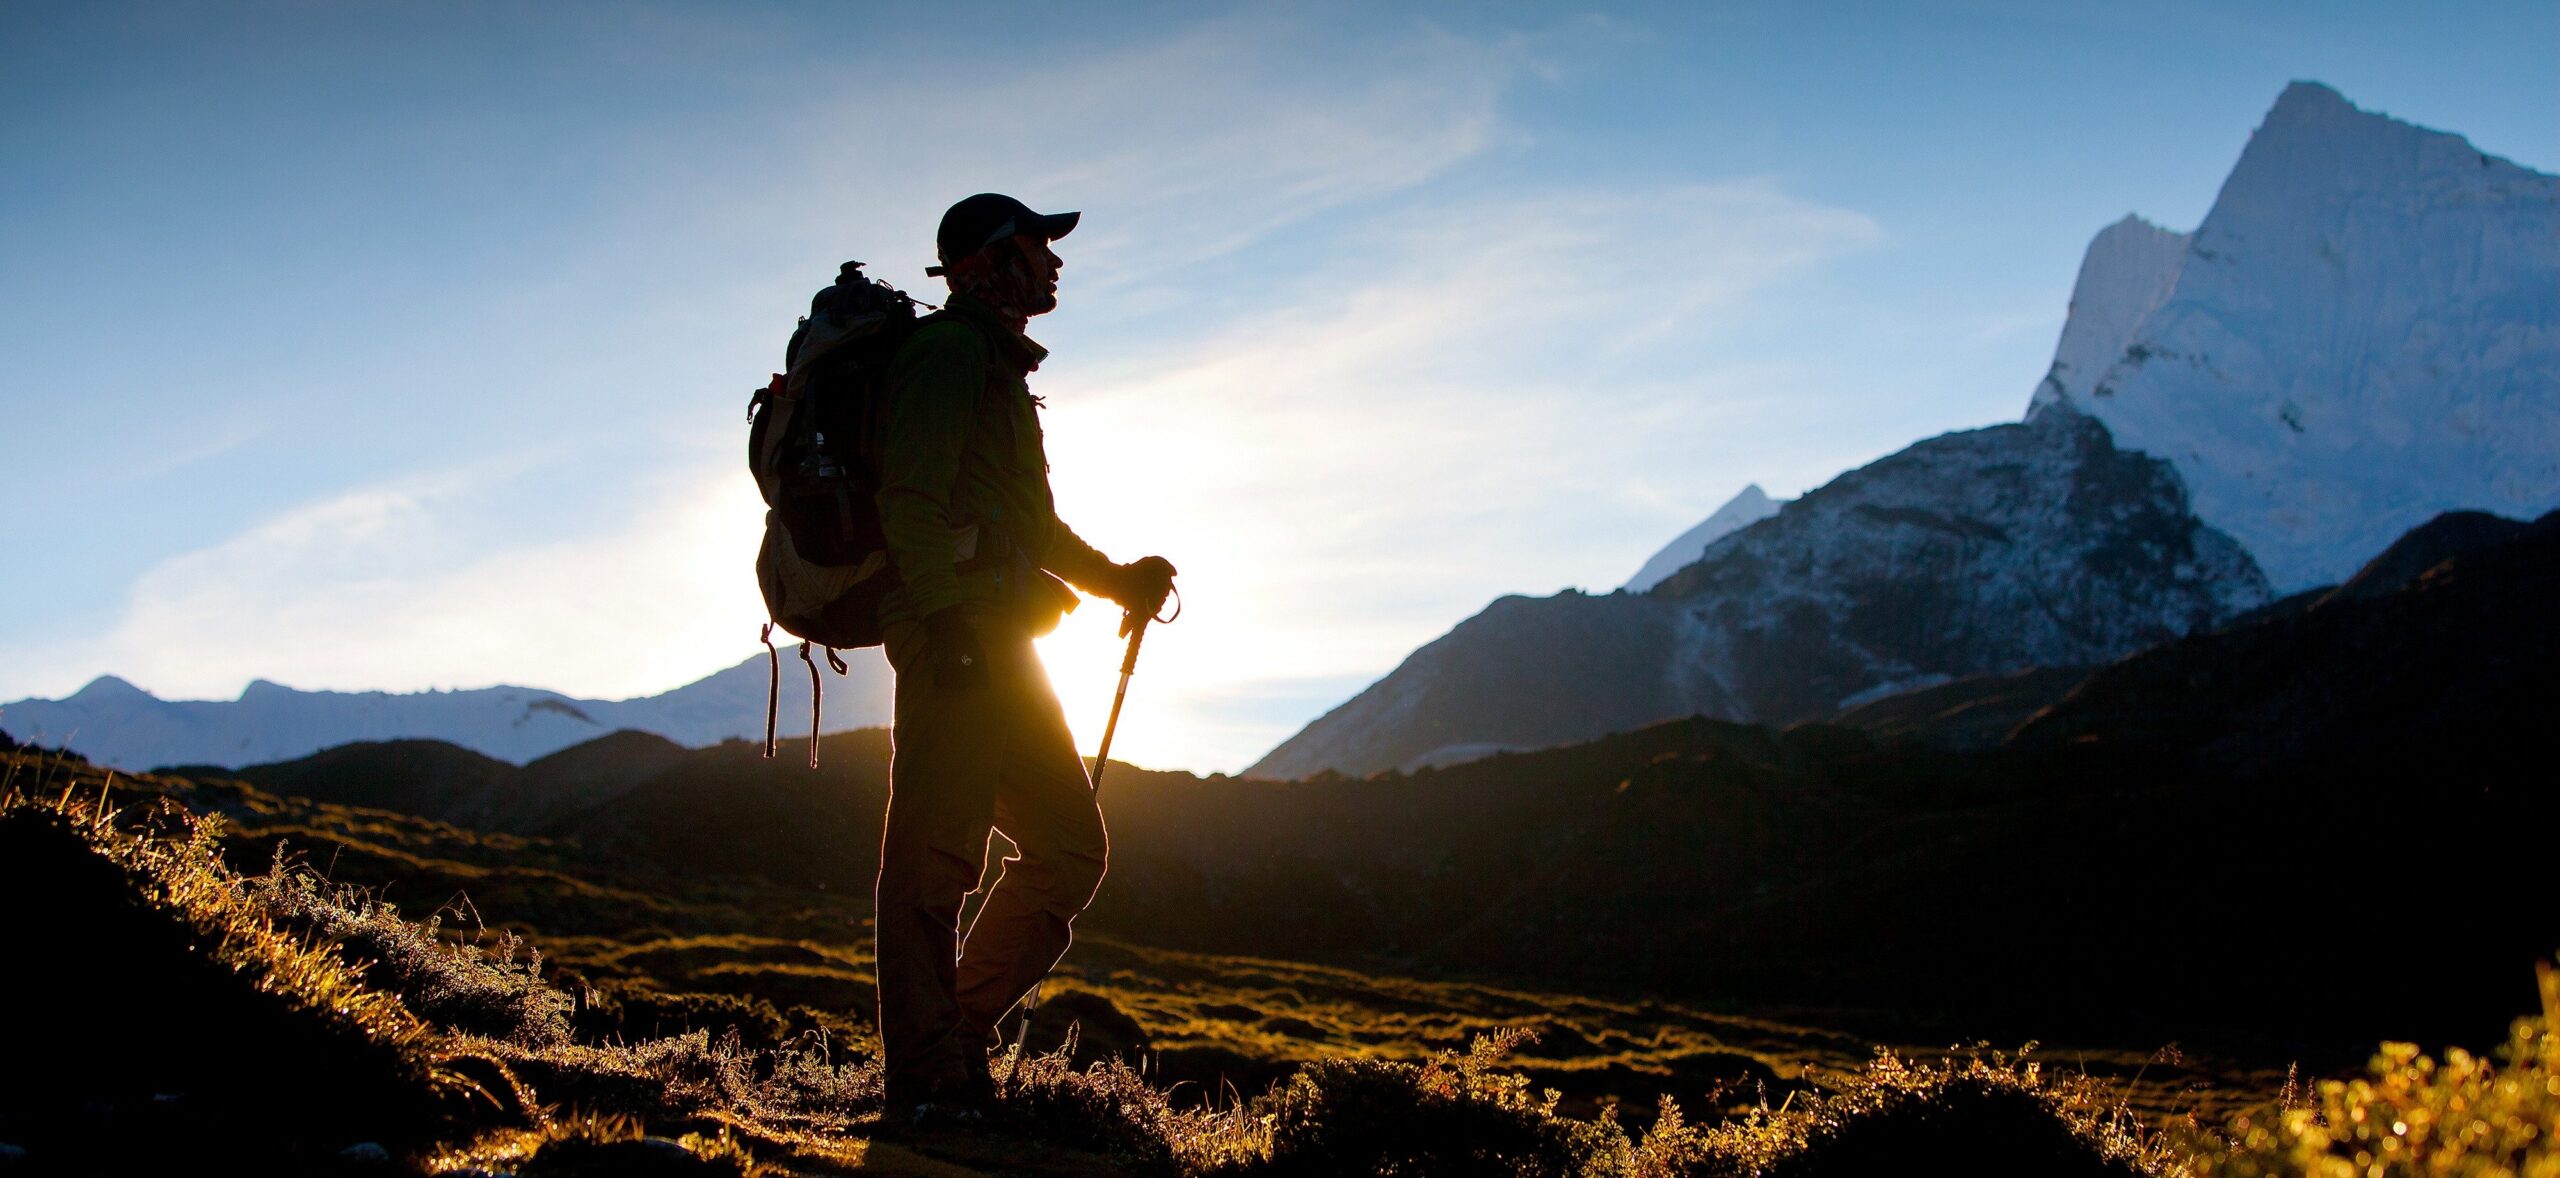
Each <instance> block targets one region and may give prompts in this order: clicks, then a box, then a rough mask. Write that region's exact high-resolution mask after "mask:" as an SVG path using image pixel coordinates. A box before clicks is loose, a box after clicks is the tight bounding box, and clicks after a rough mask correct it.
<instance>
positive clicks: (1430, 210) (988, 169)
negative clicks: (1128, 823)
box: [0, 0, 2560, 771]
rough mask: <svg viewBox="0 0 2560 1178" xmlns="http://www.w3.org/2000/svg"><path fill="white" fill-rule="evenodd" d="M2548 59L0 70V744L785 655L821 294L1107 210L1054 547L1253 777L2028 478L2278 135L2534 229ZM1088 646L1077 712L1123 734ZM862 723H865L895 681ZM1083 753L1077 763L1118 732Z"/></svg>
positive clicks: (1411, 25) (642, 40) (1414, 49)
mask: <svg viewBox="0 0 2560 1178" xmlns="http://www.w3.org/2000/svg"><path fill="white" fill-rule="evenodd" d="M2556 44H2560V5H2553V4H2549V3H2518V4H2430V5H2407V4H2396V3H2388V4H2358V3H2320V4H2307V3H2306V4H2258V5H2230V4H2185V3H2153V4H2140V5H2134V4H2106V3H2089V4H2065V5H2053V4H2044V3H2025V2H2021V3H2008V2H1995V0H1977V2H1967V3H1910V4H1889V5H1888V4H1874V5H1866V4H1847V3H1839V4H1790V3H1768V4H1714V3H1680V4H1658V5H1653V4H1628V5H1591V6H1565V5H1534V4H1506V3H1452V4H1440V5H1433V4H1421V5H1399V4H1338V5H1337V4H1318V3H1304V4H1274V5H1228V4H1200V3H1178V4H1177V3H1167V4H1152V5H1151V4H1140V3H1127V4H1111V5H1075V6H1067V5H1030V4H1022V5H989V4H937V5H898V4H885V3H881V4H874V3H852V2H840V3H807V4H785V3H717V4H715V3H699V4H658V3H594V4H584V3H569V2H562V3H546V4H516V3H507V4H500V3H472V2H453V3H424V2H421V3H323V2H319V0H307V2H295V3H255V2H250V3H223V4H215V3H202V4H198V3H167V4H157V5H124V4H111V3H45V2H31V3H13V4H9V5H6V6H0V361H5V362H4V363H0V454H5V455H6V457H5V460H0V519H5V523H6V541H5V544H6V547H5V549H0V550H5V551H6V552H7V553H8V556H7V559H6V561H5V565H0V567H5V568H6V569H7V570H8V575H6V576H0V700H6V699H14V698H19V697H22V696H59V695H63V694H68V693H69V692H71V691H73V690H76V689H77V688H78V687H79V686H80V685H81V684H83V683H85V682H86V681H88V680H89V679H90V678H92V677H94V676H97V675H101V674H109V673H113V674H117V675H121V676H123V677H124V678H126V679H129V680H131V681H133V682H134V683H136V684H137V685H139V686H142V687H144V688H145V689H148V690H150V691H152V692H154V693H156V694H158V695H160V696H162V697H164V698H217V699H218V698H229V697H231V696H234V695H236V694H237V693H238V692H239V691H240V689H241V688H242V687H243V685H245V684H246V683H247V682H248V681H249V680H251V679H255V678H265V679H270V680H274V681H277V682H281V683H285V684H288V685H291V686H295V687H301V688H306V689H321V688H332V689H343V690H358V689H382V690H398V691H406V690H419V689H425V688H436V687H440V688H463V687H477V686H486V685H490V684H496V683H515V684H522V685H528V686H536V687H547V688H553V689H558V690H562V691H566V692H569V693H571V694H575V695H581V696H590V697H603V698H620V697H627V696H632V695H641V694H649V693H654V692H657V691H663V690H666V689H669V688H672V687H675V686H678V685H680V684H683V683H685V682H689V681H691V680H693V679H697V678H700V677H701V676H703V675H706V674H709V673H711V672H713V671H716V670H719V669H721V668H723V667H726V666H728V665H731V664H733V663H735V662H737V661H738V660H740V659H742V658H745V657H747V655H748V654H749V653H751V652H756V651H760V649H761V648H758V647H756V646H755V645H754V634H755V630H756V627H757V624H758V623H759V622H760V621H762V619H763V611H762V607H761V605H760V603H759V601H758V599H757V596H756V592H755V586H754V579H753V573H752V568H751V560H752V555H753V551H754V547H755V543H756V540H757V537H758V529H759V527H760V519H761V505H760V504H759V503H758V502H757V500H756V497H755V493H754V490H753V487H752V484H751V482H750V480H749V478H748V476H747V474H746V471H745V469H744V462H743V450H744V445H743V443H744V439H745V424H744V419H743V413H744V407H745V401H746V397H747V393H748V391H749V390H750V389H752V388H754V387H757V386H760V385H762V384H763V383H764V381H765V379H766V375H767V374H768V373H769V372H770V371H771V370H772V369H773V368H774V367H776V366H777V365H778V363H779V357H780V353H781V349H782V344H783V341H784V340H785V338H786V337H787V336H788V334H789V331H790V328H791V324H792V321H793V319H794V317H795V316H796V315H798V314H800V313H801V312H802V311H804V310H805V308H806V306H807V302H808V298H809V295H810V294H811V293H812V292H813V291H815V290H816V289H817V288H818V287H820V286H823V285H825V284H826V283H827V282H828V281H829V280H831V278H832V277H833V275H834V273H835V270H836V266H837V265H838V263H840V262H843V261H845V260H846V259H849V258H854V259H861V260H863V261H865V262H867V263H870V266H871V272H872V273H873V274H875V275H878V276H881V277H884V278H886V279H888V280H890V281H892V282H894V283H896V284H898V285H901V286H903V287H905V288H906V289H908V290H910V291H912V292H915V293H917V294H918V295H920V296H923V297H925V298H927V299H929V300H931V299H935V298H937V297H938V283H936V282H935V281H934V280H931V279H927V278H926V277H925V276H924V274H923V272H922V269H923V267H924V266H925V265H926V264H928V263H929V262H930V261H931V258H930V253H931V239H932V232H933V226H934V223H935V220H936V219H937V218H938V217H939V215H940V213H941V210H942V209H943V208H944V207H945V206H947V205H948V204H949V203H950V202H951V201H953V200H955V199H957V198H959V197H960V196H964V195H967V194H969V193H972V192H978V191H999V192H1006V193H1010V194H1012V195H1015V196H1018V197H1021V198H1023V199H1024V200H1026V201H1028V202H1030V203H1031V204H1033V205H1034V206H1035V207H1039V208H1043V209H1051V210H1065V209H1075V210H1081V211H1082V212H1083V213H1084V220H1083V223H1082V224H1081V225H1080V226H1079V228H1078V229H1077V230H1076V232H1075V233H1074V234H1073V235H1072V236H1071V237H1069V238H1068V239H1066V240H1064V241H1062V242H1060V243H1059V252H1060V254H1061V255H1062V256H1063V257H1064V258H1065V259H1066V268H1065V271H1064V275H1063V281H1062V284H1061V292H1060V297H1061V307H1060V309H1059V310H1058V311H1057V312H1055V313H1054V314H1052V315H1049V316H1047V317H1044V318H1042V319H1039V320H1036V321H1035V322H1034V324H1033V328H1032V334H1033V335H1034V336H1035V337H1037V338H1038V339H1039V340H1040V341H1041V342H1042V343H1044V344H1045V345H1047V346H1048V347H1049V348H1050V349H1051V351H1052V353H1053V356H1052V359H1051V360H1050V361H1049V363H1048V364H1047V365H1046V366H1044V367H1043V368H1042V370H1041V371H1040V372H1039V373H1038V374H1037V375H1036V376H1035V377H1034V381H1035V384H1034V391H1035V392H1037V393H1039V394H1041V395H1042V396H1043V397H1044V398H1045V399H1046V401H1047V405H1048V408H1047V410H1046V417H1045V424H1046V431H1047V439H1048V444H1049V451H1050V458H1051V462H1052V466H1053V469H1054V475H1053V482H1054V485H1055V487H1056V491H1057V497H1058V501H1059V506H1060V514H1061V515H1062V516H1063V517H1064V518H1065V519H1066V520H1067V521H1068V522H1069V523H1070V524H1072V525H1073V526H1074V527H1076V528H1077V530H1078V531H1080V532H1081V533H1082V534H1083V535H1085V536H1086V537H1087V538H1088V539H1090V540H1092V541H1094V542H1095V543H1096V544H1098V545H1099V546H1100V547H1102V548H1103V549H1104V550H1105V551H1106V552H1108V553H1110V554H1112V555H1113V556H1115V557H1116V558H1118V559H1122V560H1128V559H1133V558H1135V557H1137V556H1141V555H1145V554H1148V553H1161V554H1163V555H1165V556H1167V557H1169V558H1170V559H1172V560H1173V561H1174V562H1175V563H1176V564H1177V565H1178V566H1180V567H1181V569H1182V576H1181V579H1180V584H1181V587H1182V589H1183V592H1184V597H1185V601H1186V613H1185V614H1184V616H1183V618H1182V620H1181V621H1180V622H1179V623H1177V624H1176V625H1174V626H1172V627H1169V628H1164V629H1161V630H1158V631H1154V632H1151V634H1150V636H1149V638H1148V642H1147V648H1146V655H1145V662H1144V663H1143V664H1142V668H1141V671H1140V675H1139V679H1138V683H1137V685H1135V686H1133V688H1132V694H1131V703H1130V712H1129V717H1128V718H1127V719H1126V720H1124V721H1123V726H1122V730H1121V732H1120V734H1119V739H1118V742H1117V744H1116V746H1115V750H1114V751H1115V755H1120V756H1123V757H1125V758H1126V759H1128V760H1133V761H1136V762H1139V763H1142V764H1149V765H1156V766H1163V767H1183V768H1192V769H1197V770H1201V771H1210V770H1224V771H1233V770H1236V769H1239V768H1241V767H1243V766H1244V765H1245V764H1247V763H1249V762H1251V761H1252V760H1254V759H1256V758H1257V757H1259V756H1260V755H1261V754H1262V753H1263V752H1264V751H1266V750H1268V749H1269V748H1270V747H1271V746H1272V745H1274V744H1276V743H1278V742H1279V741H1280V740H1282V739H1284V738H1285V737H1287V736H1288V735H1289V734H1291V733H1292V732H1294V731H1296V729H1297V728H1299V727H1300V726H1302V725H1303V724H1304V723H1306V722H1307V721H1308V720H1311V719H1313V718H1314V717H1315V716H1317V715H1319V714H1321V713H1322V712H1323V711H1325V710H1326V709H1328V708H1330V707H1332V706H1334V705H1335V704H1338V703H1340V702H1341V701H1343V700H1344V699H1347V698H1349V697H1350V696H1351V695H1352V694H1354V693H1355V692H1357V691H1358V690H1359V689H1360V688H1361V687H1363V686H1365V685H1366V684H1368V683H1370V682H1372V681H1374V680H1375V679H1377V678H1378V677H1379V676H1381V675H1383V674H1385V673H1386V672H1387V671H1388V670H1390V669H1392V668H1393V667H1394V666H1395V664H1396V663H1397V662H1398V661H1400V660H1401V659H1402V658H1403V656H1404V655H1405V654H1406V653H1407V652H1409V651H1410V650H1412V649H1413V648H1414V647H1416V646H1418V645H1420V644H1422V643H1424V642H1427V641H1429V640H1430V639H1432V638H1434V637H1436V636H1438V635H1440V634H1442V633H1444V632H1446V631H1447V630H1448V629H1449V628H1450V627H1451V626H1453V625H1455V624H1456V623H1458V622H1459V621H1461V620H1463V619H1464V618H1466V617H1468V616H1470V615H1472V614H1473V613H1475V612H1476V611H1477V610H1479V609H1481V608H1483V606H1484V605H1485V604H1486V603H1488V602H1489V601H1491V600H1493V599H1494V598H1497V597H1499V596H1502V595H1505V594H1512V593H1523V594H1548V593H1554V592H1557V591H1559V590H1562V589H1566V588H1582V589H1585V590H1588V591H1593V592H1607V591H1609V590H1610V589H1613V588H1615V587H1616V586H1617V585H1619V584H1620V583H1622V582H1624V581H1625V580H1626V578H1627V577H1629V576H1630V575H1632V574H1633V573H1634V572H1635V570H1636V569H1637V568H1638V567H1639V566H1641V565H1642V564H1643V562H1644V560H1645V558H1646V557H1647V556H1649V555H1651V554H1652V552H1653V551H1654V550H1655V549H1657V548H1659V547H1660V546H1662V545H1663V544H1664V543H1666V542H1667V541H1669V540H1670V539H1671V538H1672V537H1674V536H1676V535H1678V534H1679V533H1680V532H1681V531H1683V530H1685V529H1686V528H1688V527H1689V526H1690V525H1692V524H1694V523H1696V522H1697V521H1698V520H1699V519H1701V518H1704V517H1705V516H1706V515H1707V514H1709V513H1710V512H1712V511H1713V510H1714V509H1715V508H1716V507H1717V506H1718V505H1720V504H1721V503H1723V502H1724V500H1725V499H1727V498H1729V497H1730V496H1731V495H1732V494H1734V493H1735V492H1736V491H1737V490H1739V489H1740V488H1741V487H1743V486H1744V485H1745V484H1748V483H1752V482H1757V483H1759V484H1761V485H1762V486H1764V487H1765V488H1767V489H1768V491H1769V492H1770V493H1771V494H1774V495H1780V496H1789V495H1795V494H1800V493H1802V492H1803V491H1805V490H1808V489H1810V488H1813V487H1816V486H1819V485H1820V484H1822V483H1823V482H1825V481H1827V480H1829V479H1830V478H1831V477H1833V476H1834V475H1837V474H1839V473H1840V472H1841V471H1843V470H1846V469H1850V468H1852V467H1855V466H1857V465H1860V464H1862V463H1865V462H1868V461H1871V460H1873V459H1875V458H1878V457H1881V456H1883V455H1885V454H1888V453H1890V452H1892V451H1894V450H1896V449H1899V448H1901V447H1902V446H1904V445H1906V444H1908V443H1909V442H1911V441H1914V440H1916V439H1918V438H1922V437H1926V436H1930V435H1933V434H1937V433H1941V432H1945V431H1947V430H1953V429H1963V428H1970V427H1975V426H1981V425H1987V424H1991V423H1994V422H1999V421H2004V420H2011V419H2014V418H2016V417H2017V416H2018V415H2019V414H2020V412H2021V411H2022V410H2023V409H2024V407H2025V404H2026V400H2027V396H2028V394H2029V393H2030V391H2031V390H2032V389H2033V387H2034V385H2035V383H2036V381H2037V379H2038V378H2039V377H2041V376H2042V374H2043V372H2044V369H2045V366H2046V364H2047V363H2048V362H2049V360H2050V358H2051V353H2052V348H2053V342H2054V339H2055V336H2056V335H2057V333H2058V332H2059V331H2060V329H2061V324H2062V318H2063V314H2064V311H2065V307H2066V305H2067V302H2068V299H2069V295H2070V285H2071V279H2072V276H2073V274H2074V272H2075V270H2076V268H2077V266H2078V264H2079V258H2080V252H2081V250H2082V248H2083V247H2084V246H2085V245H2086V244H2087V242H2088V239H2089V238H2090V237H2091V236H2092V235H2093V234H2095V233H2096V232H2097V231H2098V230H2099V229H2100V228H2102V227H2103V226H2105V225H2106V224H2108V223H2109V222H2112V221H2114V220H2116V219H2117V218H2120V217H2122V216H2124V215H2125V214H2127V213H2139V214H2141V215H2143V216H2145V217H2147V218H2149V219H2151V220H2153V221H2156V222H2158V223H2161V224H2164V225H2167V226H2169V227H2171V228H2176V229H2181V230H2183V229H2190V228H2192V227H2194V225H2195V224H2196V222H2197V221H2198V220H2199V219H2200V218H2201V217H2202V216H2203V214H2204V212H2205V210H2206V208H2207V207H2208V206H2209V205H2210V204H2211V202H2212V200H2213V196H2214V192H2215V190H2216V188H2217V187H2218V185H2219V184H2220V182H2221V180H2222V177H2223V175H2224V174H2225V173H2226V172H2227V171H2228V169H2229V168H2230V166H2231V164H2232V162H2233V160H2234V159H2235V158H2236V157H2237V155H2238V153H2239V151H2240V148H2241V146H2242V144H2243V143H2244V142H2245V141H2246V139H2247V137H2248V134H2249V131H2250V130H2251V128H2253V127H2254V126H2255V125H2256V124H2257V122H2258V120H2259V119H2260V117H2261V116H2262V115H2263V114H2264V113H2265V111H2266V109H2267V107H2268V106H2269V105H2270V104H2271V103H2272V102H2273V101H2274V99H2275V97H2276V94H2277V93H2278V92H2279V91H2280V90H2281V89H2282V88H2283V87H2284V85H2285V84H2286V83H2287V82H2288V81H2290V80H2293V79H2301V78H2307V79H2314V80H2318V81H2322V82H2326V83H2328V84H2329V85H2331V86H2334V87H2336V88H2337V89H2339V90H2340V91H2341V92H2342V93H2344V94H2345V95H2346V96H2347V98H2348V99H2349V100H2350V101H2353V102H2355V103H2356V104H2357V105H2359V106H2362V107H2364V108H2366V109H2370V110H2380V111H2383V112H2386V113H2389V114H2391V115H2394V116H2396V117H2399V118H2403V119H2407V120H2410V121H2413V122H2417V123H2420V124H2423V125H2427V126H2431V127H2436V128H2440V129H2445V130H2451V131H2455V132H2459V133H2461V134H2464V135H2466V136H2468V137H2469V138H2470V139H2471V140H2472V142H2473V143H2474V144H2475V145H2477V146H2478V147H2480V148H2481V149H2482V150H2484V151H2488V152H2490V153H2492V154H2497V155H2503V156H2506V157H2508V158H2511V159H2514V160H2516V161H2517V162H2519V163H2522V164H2525V165H2527V166H2530V167H2535V168H2538V169H2541V170H2544V171H2552V170H2560V54H2555V53H2553V52H2552V49H2551V47H2552V46H2553V45H2556ZM1114 612H1115V611H1112V610H1110V609H1109V608H1108V607H1107V603H1097V604H1096V605H1095V606H1093V607H1090V608H1087V609H1085V610H1083V611H1080V612H1079V613H1077V614H1075V615H1074V616H1073V617H1071V618H1070V619H1069V620H1068V621H1067V623H1066V624H1065V625H1064V626H1063V627H1062V628H1061V630H1060V632H1059V633H1058V634H1057V635H1054V636H1052V637H1051V638H1049V639H1047V640H1044V642H1043V644H1042V652H1043V657H1044V659H1045V660H1046V661H1047V662H1048V664H1049V667H1050V671H1051V677H1052V680H1053V682H1054V683H1055V684H1056V685H1057V687H1058V689H1059V691H1060V694H1061V696H1062V697H1063V699H1064V700H1065V702H1066V704H1067V706H1068V708H1069V715H1070V718H1071V720H1072V721H1073V722H1074V723H1075V724H1076V726H1077V728H1078V732H1079V735H1080V736H1081V737H1082V738H1083V739H1084V741H1085V742H1086V743H1087V744H1088V745H1090V744H1091V743H1092V741H1093V740H1094V739H1095V738H1096V737H1097V736H1098V735H1099V729H1100V727H1101V716H1102V714H1103V711H1104V709H1105V708H1106V707H1107V706H1108V700H1109V694H1110V690H1111V687H1112V681H1113V678H1114V672H1115V670H1116V667H1117V662H1118V656H1117V645H1118V644H1117V641H1116V640H1115V639H1114V637H1113V635H1112V632H1111V631H1112V622H1113V618H1112V617H1111V616H1109V615H1111V614H1112V613H1114ZM874 657H876V656H874ZM1086 717H1090V719H1087V718H1086Z"/></svg>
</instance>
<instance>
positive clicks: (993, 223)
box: [925, 192, 1084, 274]
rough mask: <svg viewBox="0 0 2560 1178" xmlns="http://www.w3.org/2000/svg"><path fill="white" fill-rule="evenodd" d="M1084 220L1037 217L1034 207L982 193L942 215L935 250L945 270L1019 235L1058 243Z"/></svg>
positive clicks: (1073, 216)
mask: <svg viewBox="0 0 2560 1178" xmlns="http://www.w3.org/2000/svg"><path fill="white" fill-rule="evenodd" d="M1082 216H1084V214H1082V213H1035V212H1032V211H1031V206H1029V205H1026V204H1024V203H1022V202H1021V201H1018V200H1015V199H1013V198H1012V197H1010V196H1004V195H1001V194H999V193H993V192H981V193H979V194H978V195H976V196H972V197H969V198H968V199H966V200H963V201H961V202H960V203H958V204H956V205H953V206H951V208H950V209H949V210H948V211H946V212H944V213H943V214H942V228H941V229H939V230H937V231H935V233H934V235H933V249H934V253H936V254H937V255H940V257H941V259H942V266H948V265H950V264H951V263H953V262H956V261H958V260H960V259H962V258H965V257H968V256H969V255H971V254H974V253H976V252H978V251H979V250H982V249H985V248H986V247H987V246H988V245H989V244H991V243H993V242H998V241H1002V240H1004V239H1005V238H1008V237H1011V236H1013V235H1014V234H1017V233H1027V234H1030V235H1031V236H1033V237H1037V238H1040V239H1041V240H1043V241H1055V240H1057V239H1059V238H1061V237H1065V236H1066V235H1067V234H1069V233H1072V232H1074V231H1075V227H1076V220H1077V219H1078V218H1080V217H1082ZM942 266H928V267H926V268H925V273H927V274H940V273H942Z"/></svg>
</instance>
